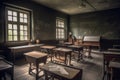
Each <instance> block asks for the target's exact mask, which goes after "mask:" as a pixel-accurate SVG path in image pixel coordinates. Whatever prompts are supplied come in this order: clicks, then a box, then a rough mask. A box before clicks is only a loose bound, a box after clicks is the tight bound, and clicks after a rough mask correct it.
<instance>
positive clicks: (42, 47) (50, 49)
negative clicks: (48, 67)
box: [40, 45, 56, 61]
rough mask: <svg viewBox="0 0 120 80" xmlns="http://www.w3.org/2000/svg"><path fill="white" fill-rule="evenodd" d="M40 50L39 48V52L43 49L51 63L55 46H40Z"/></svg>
mask: <svg viewBox="0 0 120 80" xmlns="http://www.w3.org/2000/svg"><path fill="white" fill-rule="evenodd" d="M40 48H41V50H42V49H45V50H46V51H47V53H48V54H49V56H50V57H51V61H52V54H53V49H54V48H56V46H50V45H43V46H40Z"/></svg>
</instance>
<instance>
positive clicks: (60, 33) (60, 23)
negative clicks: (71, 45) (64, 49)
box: [56, 18, 65, 39]
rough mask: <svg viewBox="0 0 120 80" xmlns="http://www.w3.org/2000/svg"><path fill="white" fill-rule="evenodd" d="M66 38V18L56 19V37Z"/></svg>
mask: <svg viewBox="0 0 120 80" xmlns="http://www.w3.org/2000/svg"><path fill="white" fill-rule="evenodd" d="M64 38H65V28H64V19H59V18H57V19H56V39H64Z"/></svg>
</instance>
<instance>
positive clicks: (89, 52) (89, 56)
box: [88, 46, 92, 58]
mask: <svg viewBox="0 0 120 80" xmlns="http://www.w3.org/2000/svg"><path fill="white" fill-rule="evenodd" d="M88 49H89V51H88V58H92V56H91V50H92V49H91V46H89V47H88Z"/></svg>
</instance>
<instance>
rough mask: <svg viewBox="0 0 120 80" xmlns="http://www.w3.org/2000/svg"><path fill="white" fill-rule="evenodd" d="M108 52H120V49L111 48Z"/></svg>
mask: <svg viewBox="0 0 120 80" xmlns="http://www.w3.org/2000/svg"><path fill="white" fill-rule="evenodd" d="M108 51H114V52H120V49H117V48H109V49H108Z"/></svg>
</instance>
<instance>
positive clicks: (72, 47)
mask: <svg viewBox="0 0 120 80" xmlns="http://www.w3.org/2000/svg"><path fill="white" fill-rule="evenodd" d="M68 48H71V49H72V50H73V51H78V60H77V61H80V60H83V54H82V52H83V47H82V46H78V45H70V46H68Z"/></svg>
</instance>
